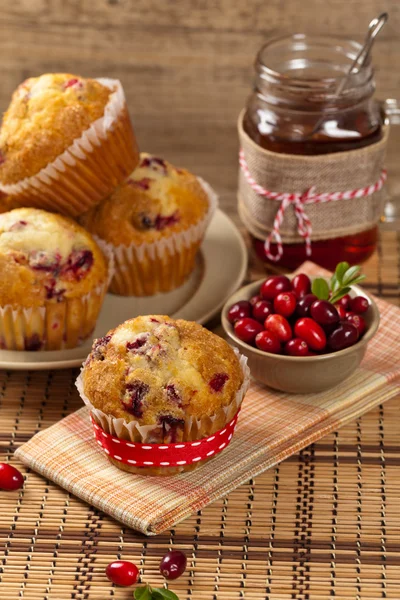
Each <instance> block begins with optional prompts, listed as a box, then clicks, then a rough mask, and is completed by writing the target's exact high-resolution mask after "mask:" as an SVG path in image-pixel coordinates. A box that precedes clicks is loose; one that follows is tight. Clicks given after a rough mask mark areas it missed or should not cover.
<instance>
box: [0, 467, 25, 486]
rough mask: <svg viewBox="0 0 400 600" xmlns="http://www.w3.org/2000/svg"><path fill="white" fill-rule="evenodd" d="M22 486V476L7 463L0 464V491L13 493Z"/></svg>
mask: <svg viewBox="0 0 400 600" xmlns="http://www.w3.org/2000/svg"><path fill="white" fill-rule="evenodd" d="M23 485H24V476H23V475H22V473H21V472H20V471H18V469H16V468H15V467H13V466H12V465H10V464H8V463H0V489H1V490H7V491H8V492H13V491H14V490H19V489H20V488H22V486H23Z"/></svg>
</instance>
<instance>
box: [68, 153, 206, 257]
mask: <svg viewBox="0 0 400 600" xmlns="http://www.w3.org/2000/svg"><path fill="white" fill-rule="evenodd" d="M208 209H209V200H208V197H207V194H206V192H205V191H204V190H203V188H202V186H201V184H200V183H199V181H198V179H197V177H195V176H194V175H192V174H191V173H189V171H186V170H185V169H178V168H176V167H174V166H173V165H171V164H170V163H169V162H167V161H166V160H164V159H162V158H158V157H156V156H152V155H150V154H147V153H145V152H142V153H141V154H140V162H139V165H138V166H137V167H136V169H135V170H134V171H133V173H132V174H131V176H130V177H129V178H128V179H127V180H126V181H125V182H124V183H123V184H122V185H121V186H119V187H118V188H117V189H116V190H115V192H114V193H113V194H112V195H111V196H109V197H108V198H106V199H105V200H103V201H102V202H100V204H98V205H97V206H96V207H95V208H93V209H92V210H90V211H89V212H87V213H86V214H85V215H83V216H82V217H81V218H80V222H81V223H82V225H84V227H86V228H87V229H88V230H89V231H91V232H92V233H95V234H96V235H98V236H99V237H101V238H102V239H104V240H106V241H107V242H110V243H111V244H113V245H115V246H118V245H121V244H122V245H124V246H129V245H130V244H137V245H139V244H143V243H151V242H154V241H157V240H159V239H161V238H163V237H164V236H169V235H172V234H173V233H177V232H180V231H182V230H185V229H188V228H189V227H190V226H191V225H194V224H196V223H198V222H199V221H201V219H202V218H203V217H204V216H205V215H206V213H207V211H208Z"/></svg>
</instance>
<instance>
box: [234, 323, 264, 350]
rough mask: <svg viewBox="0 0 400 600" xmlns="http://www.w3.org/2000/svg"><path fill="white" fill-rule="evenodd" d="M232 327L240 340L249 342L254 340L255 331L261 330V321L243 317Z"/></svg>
mask: <svg viewBox="0 0 400 600" xmlns="http://www.w3.org/2000/svg"><path fill="white" fill-rule="evenodd" d="M234 329H235V333H236V335H237V336H238V338H239V339H240V340H242V342H247V343H248V344H251V343H252V342H254V339H255V337H256V335H257V333H260V331H262V330H263V327H262V325H261V323H259V322H258V321H256V320H255V319H249V318H248V317H245V318H243V319H239V320H238V321H236V323H235V325H234Z"/></svg>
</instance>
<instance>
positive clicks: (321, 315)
mask: <svg viewBox="0 0 400 600" xmlns="http://www.w3.org/2000/svg"><path fill="white" fill-rule="evenodd" d="M310 314H311V317H312V318H313V319H314V321H317V323H319V324H320V325H334V324H335V323H337V322H338V321H339V319H340V317H339V313H338V311H337V310H336V308H335V306H333V304H331V303H330V302H328V300H316V301H315V302H313V303H312V304H311V308H310Z"/></svg>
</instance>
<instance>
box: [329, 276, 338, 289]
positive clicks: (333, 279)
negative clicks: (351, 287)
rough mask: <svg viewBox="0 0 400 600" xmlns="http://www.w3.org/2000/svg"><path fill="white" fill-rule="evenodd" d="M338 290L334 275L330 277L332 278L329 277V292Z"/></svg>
mask: <svg viewBox="0 0 400 600" xmlns="http://www.w3.org/2000/svg"><path fill="white" fill-rule="evenodd" d="M339 288H340V283H339V282H338V280H337V277H336V275H332V277H331V291H332V292H335V291H336V290H338V289H339Z"/></svg>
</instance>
